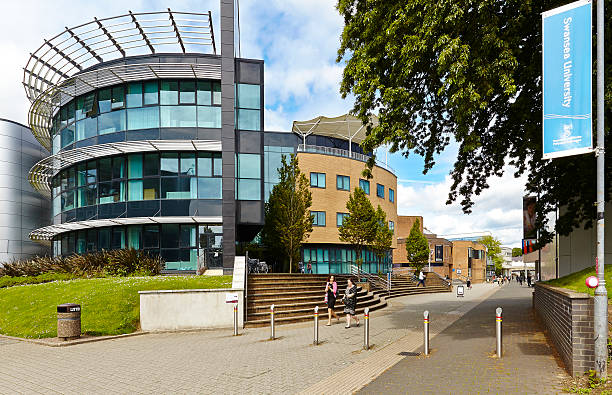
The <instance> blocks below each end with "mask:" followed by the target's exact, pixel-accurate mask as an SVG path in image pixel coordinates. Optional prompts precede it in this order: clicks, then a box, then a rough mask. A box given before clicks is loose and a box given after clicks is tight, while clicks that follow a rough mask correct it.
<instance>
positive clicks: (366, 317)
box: [363, 307, 370, 350]
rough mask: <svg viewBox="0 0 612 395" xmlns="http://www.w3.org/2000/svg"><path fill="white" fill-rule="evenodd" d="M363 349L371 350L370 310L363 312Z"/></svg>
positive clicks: (367, 308) (366, 309)
mask: <svg viewBox="0 0 612 395" xmlns="http://www.w3.org/2000/svg"><path fill="white" fill-rule="evenodd" d="M363 349H364V350H369V349H370V308H369V307H366V308H365V310H364V311H363Z"/></svg>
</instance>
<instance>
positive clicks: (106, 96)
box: [98, 88, 111, 113]
mask: <svg viewBox="0 0 612 395" xmlns="http://www.w3.org/2000/svg"><path fill="white" fill-rule="evenodd" d="M110 110H111V89H110V88H107V89H100V90H98V112H99V113H105V112H109V111H110Z"/></svg>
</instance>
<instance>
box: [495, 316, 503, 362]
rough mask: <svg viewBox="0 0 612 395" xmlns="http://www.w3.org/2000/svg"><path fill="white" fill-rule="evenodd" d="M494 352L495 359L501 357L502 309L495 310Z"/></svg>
mask: <svg viewBox="0 0 612 395" xmlns="http://www.w3.org/2000/svg"><path fill="white" fill-rule="evenodd" d="M495 350H496V352H497V358H501V357H502V308H501V307H498V308H496V309H495Z"/></svg>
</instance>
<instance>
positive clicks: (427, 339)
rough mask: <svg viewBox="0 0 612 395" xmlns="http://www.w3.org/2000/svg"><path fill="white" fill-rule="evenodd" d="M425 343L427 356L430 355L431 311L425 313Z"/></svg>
mask: <svg viewBox="0 0 612 395" xmlns="http://www.w3.org/2000/svg"><path fill="white" fill-rule="evenodd" d="M423 343H424V350H425V355H429V311H427V310H425V311H424V312H423Z"/></svg>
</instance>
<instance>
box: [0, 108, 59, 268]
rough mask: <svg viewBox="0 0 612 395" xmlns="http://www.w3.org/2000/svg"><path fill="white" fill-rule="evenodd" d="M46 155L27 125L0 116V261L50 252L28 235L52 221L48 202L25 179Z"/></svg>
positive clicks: (0, 262) (47, 153)
mask: <svg viewBox="0 0 612 395" xmlns="http://www.w3.org/2000/svg"><path fill="white" fill-rule="evenodd" d="M48 155H49V152H47V151H46V150H45V149H44V148H43V147H42V146H41V145H40V143H39V142H38V141H37V140H36V139H35V138H34V136H33V135H32V132H31V131H30V129H29V128H27V127H25V126H23V125H21V124H18V123H15V122H12V121H8V120H4V119H0V264H2V262H7V261H10V260H12V259H26V258H30V257H32V256H35V255H46V254H49V253H50V248H48V247H45V246H43V245H41V244H39V243H36V242H34V241H32V240H30V237H29V233H30V232H31V231H33V230H34V229H37V228H40V227H42V226H45V225H48V224H49V222H50V220H51V212H50V201H49V200H48V199H46V198H45V197H43V196H42V195H41V194H40V193H38V192H37V191H35V190H34V188H32V186H31V185H30V183H29V182H28V172H29V171H30V168H31V167H32V166H33V165H34V164H35V163H36V162H38V161H39V160H41V159H43V158H44V157H46V156H48Z"/></svg>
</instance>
